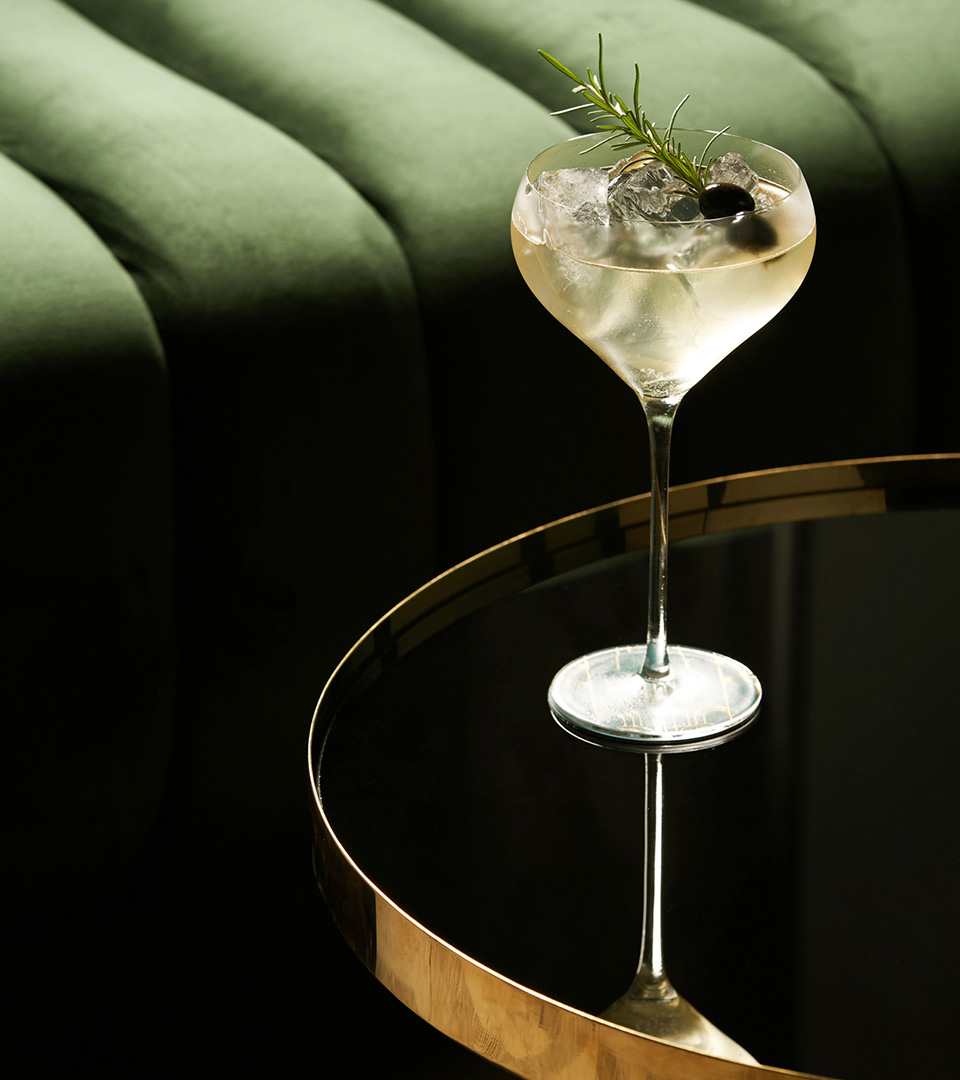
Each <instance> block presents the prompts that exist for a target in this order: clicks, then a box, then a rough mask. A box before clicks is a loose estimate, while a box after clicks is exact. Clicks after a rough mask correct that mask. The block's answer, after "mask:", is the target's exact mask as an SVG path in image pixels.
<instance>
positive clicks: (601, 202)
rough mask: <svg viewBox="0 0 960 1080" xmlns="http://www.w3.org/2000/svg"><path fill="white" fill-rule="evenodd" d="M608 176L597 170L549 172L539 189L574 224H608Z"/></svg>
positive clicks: (541, 175) (604, 172)
mask: <svg viewBox="0 0 960 1080" xmlns="http://www.w3.org/2000/svg"><path fill="white" fill-rule="evenodd" d="M607 175H608V170H607V169H603V168H597V167H592V168H582V169H555V170H550V171H547V172H543V173H541V174H540V178H539V179H538V181H537V190H538V191H539V192H540V194H541V195H542V196H543V197H544V198H545V199H547V200H549V201H550V202H551V203H553V204H554V205H555V206H557V207H560V208H562V210H563V212H564V213H565V214H567V215H569V217H570V218H572V220H574V221H578V222H583V223H586V224H606V222H607V221H609V214H608V213H607Z"/></svg>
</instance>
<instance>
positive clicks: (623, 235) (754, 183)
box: [511, 39, 816, 1061]
mask: <svg viewBox="0 0 960 1080" xmlns="http://www.w3.org/2000/svg"><path fill="white" fill-rule="evenodd" d="M600 50H601V52H600V65H599V68H598V73H597V75H596V76H594V75H593V73H592V72H590V71H588V72H587V77H586V78H585V79H581V78H579V77H578V76H577V75H575V74H574V73H573V72H572V71H571V70H570V69H569V68H567V67H565V66H564V65H563V64H561V63H560V62H559V61H557V60H555V59H554V58H553V57H550V56H547V54H545V53H544V54H542V55H544V56H545V57H546V59H547V60H549V61H550V63H552V64H553V65H554V67H556V68H558V69H559V70H560V71H561V72H563V73H564V74H565V75H567V76H568V77H569V78H570V79H572V80H573V81H574V82H575V84H576V86H575V92H576V93H579V94H582V95H583V96H584V98H585V99H586V104H585V106H578V107H580V108H582V107H586V108H591V109H592V110H593V111H594V114H595V116H599V117H600V118H602V119H603V120H604V121H605V122H604V123H600V124H598V125H597V126H598V128H599V129H600V132H601V134H600V135H597V134H593V135H586V136H581V137H579V138H575V139H571V140H569V141H568V142H565V143H561V144H560V145H558V146H554V147H551V148H550V149H549V150H545V151H544V152H543V153H542V154H540V155H539V156H538V157H536V158H535V159H534V160H533V162H532V163H531V164H530V166H529V167H528V169H527V172H526V175H525V176H524V178H523V180H522V181H521V183H520V188H519V190H518V192H517V197H516V200H515V201H514V206H513V213H512V219H511V233H512V238H513V250H514V254H515V256H516V260H517V265H518V266H519V268H520V271H521V273H522V274H523V277H524V279H525V281H526V282H527V285H529V287H530V289H531V290H532V292H533V293H534V295H535V296H536V297H537V299H538V300H539V301H540V302H541V303H542V304H543V305H544V306H545V307H546V308H547V310H548V311H549V312H550V313H551V314H552V315H554V316H555V317H556V318H557V319H559V321H560V322H561V323H563V324H564V326H566V327H567V328H568V329H569V330H571V331H572V332H573V333H574V334H576V335H577V337H579V338H580V339H581V340H582V341H584V342H585V343H586V344H587V345H589V346H590V348H591V349H592V350H593V351H594V352H595V353H597V355H598V356H600V357H601V359H603V360H604V361H606V363H607V364H609V366H610V367H611V368H613V370H614V371H615V372H616V373H617V374H618V375H619V376H620V377H621V378H622V379H623V380H624V381H625V382H626V383H627V385H628V386H630V387H631V388H632V389H633V390H634V391H635V392H636V394H637V396H638V397H639V399H640V403H641V406H642V407H643V411H644V413H645V415H646V419H647V427H648V432H649V438H650V461H651V501H652V507H651V510H652V513H651V523H650V526H651V527H650V563H649V588H648V600H647V604H648V606H647V632H646V639H645V641H644V642H643V643H642V644H641V643H633V642H629V643H627V644H623V645H613V646H610V647H608V648H604V649H601V650H599V651H597V652H592V653H589V654H588V655H586V656H581V657H578V658H576V659H573V660H571V661H570V662H569V663H567V664H566V665H565V666H564V667H563V668H561V670H560V671H559V672H558V673H557V674H556V676H555V677H554V679H553V681H552V683H551V685H550V689H549V692H548V701H549V705H550V710H551V712H552V713H553V716H554V717H555V718H556V720H557V721H558V722H559V723H560V724H561V725H562V726H564V727H565V728H567V729H568V730H569V731H570V732H571V733H572V734H575V735H577V736H578V737H580V738H583V739H586V740H587V741H588V742H593V743H599V744H601V745H612V746H614V747H616V748H619V749H628V750H637V751H640V752H642V753H644V754H645V755H646V757H645V763H644V764H645V769H646V773H645V786H646V803H645V814H644V828H645V834H644V835H645V852H646V854H645V867H644V914H643V937H642V943H641V950H640V951H641V955H640V964H639V968H638V971H637V975H636V978H635V979H634V981H633V983H632V984H631V986H630V988H629V989H628V991H627V993H626V994H624V995H623V996H622V997H621V998H619V999H618V1000H617V1001H616V1002H615V1003H614V1004H613V1005H612V1006H611V1007H610V1008H609V1009H608V1010H607V1011H606V1012H605V1013H604V1014H603V1015H604V1017H606V1018H607V1019H609V1020H612V1021H614V1022H615V1023H619V1024H622V1025H624V1026H627V1027H632V1028H635V1029H637V1030H639V1031H642V1032H645V1033H646V1034H649V1035H655V1036H657V1037H659V1038H663V1039H666V1040H667V1041H670V1042H674V1043H679V1044H681V1045H685V1046H690V1047H693V1048H696V1049H698V1050H701V1051H703V1052H706V1053H711V1054H716V1055H720V1056H723V1057H727V1058H733V1059H736V1060H741V1061H752V1060H753V1059H752V1057H751V1056H750V1055H749V1054H748V1053H747V1052H746V1051H744V1050H743V1049H742V1048H741V1047H739V1046H738V1045H737V1044H736V1043H734V1042H733V1041H732V1040H730V1039H729V1038H728V1037H727V1036H726V1035H724V1034H723V1033H722V1032H720V1031H719V1030H718V1029H717V1028H716V1027H714V1026H713V1025H712V1024H711V1023H710V1022H709V1021H708V1020H706V1019H705V1018H704V1017H703V1016H702V1015H701V1014H700V1013H699V1012H697V1011H696V1010H695V1009H694V1008H693V1007H692V1006H691V1005H689V1004H688V1003H687V1002H686V1001H685V1000H684V999H683V998H682V997H680V995H679V994H678V993H677V992H676V990H675V989H674V988H673V986H672V985H671V983H670V980H669V979H668V978H667V974H666V971H665V969H664V965H663V949H662V941H661V925H660V909H661V868H662V819H663V783H662V770H663V760H662V755H663V753H664V752H666V751H671V750H673V751H676V750H692V749H698V748H703V747H705V746H712V745H715V744H717V743H719V742H722V741H725V740H726V739H728V738H731V737H733V736H734V735H735V734H737V733H738V732H740V731H742V730H743V729H744V728H745V727H746V725H747V724H749V723H750V722H751V721H752V720H753V718H754V717H755V716H756V714H757V710H758V708H759V705H760V697H761V689H760V683H759V681H758V680H757V678H756V676H755V675H754V674H753V673H752V672H751V671H750V670H749V669H748V668H747V667H746V666H744V665H743V664H741V663H739V662H738V661H736V660H733V659H731V658H729V657H726V656H722V655H720V654H718V653H715V652H710V651H707V650H704V649H699V648H694V647H688V646H680V645H674V644H670V645H669V646H668V643H667V629H666V584H667V521H668V508H667V493H668V474H669V455H670V439H671V433H672V430H673V420H674V416H675V415H676V411H677V407H678V405H679V404H680V402H681V400H682V399H683V397H684V395H685V394H686V393H687V391H688V390H689V389H690V388H691V387H692V386H694V385H695V384H696V383H697V382H699V381H700V379H702V378H703V376H704V375H706V374H707V372H708V371H710V370H711V369H712V368H713V367H715V366H716V365H717V364H718V363H719V362H720V361H721V360H722V359H723V358H724V357H725V356H727V355H728V354H729V353H730V352H731V351H732V350H733V349H735V348H736V347H737V346H738V345H740V344H742V343H743V342H744V341H746V340H747V338H749V337H750V336H751V335H752V334H754V333H756V331H757V330H759V329H760V327H762V326H763V325H764V324H765V323H767V322H768V321H769V320H770V319H772V318H773V316H774V315H776V314H777V312H778V311H780V309H781V308H782V307H783V306H784V305H785V304H786V303H787V302H788V301H789V300H790V298H791V297H792V296H793V294H794V293H795V292H796V291H797V289H798V288H799V287H800V284H801V282H802V281H803V279H804V276H805V275H806V272H807V269H808V268H809V266H810V261H811V259H812V258H813V249H814V244H815V238H816V224H815V217H814V211H813V203H812V200H811V198H810V193H809V191H808V190H807V185H806V182H805V181H804V179H803V176H802V174H801V172H800V169H799V168H798V167H797V165H796V164H795V163H794V162H793V161H792V160H791V159H790V158H789V157H787V155H786V154H783V153H781V152H780V151H779V150H775V149H773V148H772V147H770V146H765V145H763V144H761V143H757V142H753V141H751V140H749V139H744V138H739V137H737V136H734V135H730V134H728V133H727V132H726V131H722V132H708V131H679V130H677V129H675V127H674V121H675V119H676V115H677V111H678V110H679V106H678V109H677V110H675V111H674V115H673V117H672V118H671V121H670V124H669V125H668V127H667V128H666V130H665V131H664V132H663V133H661V132H659V131H658V130H657V128H656V127H655V125H653V124H652V123H650V121H648V120H647V118H646V116H645V114H644V113H643V111H642V109H641V108H640V104H639V100H638V91H639V81H640V75H639V69H637V72H636V79H635V84H634V97H633V107H632V108H630V107H628V106H627V105H626V104H625V103H624V102H623V100H622V99H621V98H618V97H616V96H614V95H612V94H610V93H608V91H607V89H606V85H605V82H604V76H603V41H602V39H601V42H600ZM680 104H681V105H682V104H683V102H681V103H680ZM611 133H612V134H611ZM625 151H627V153H625Z"/></svg>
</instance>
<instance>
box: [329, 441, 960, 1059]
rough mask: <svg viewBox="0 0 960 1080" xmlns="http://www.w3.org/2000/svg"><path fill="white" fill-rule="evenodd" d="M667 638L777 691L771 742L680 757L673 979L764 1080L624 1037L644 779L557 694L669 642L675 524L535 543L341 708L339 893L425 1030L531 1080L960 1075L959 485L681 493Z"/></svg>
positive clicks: (937, 482)
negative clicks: (611, 1014)
mask: <svg viewBox="0 0 960 1080" xmlns="http://www.w3.org/2000/svg"><path fill="white" fill-rule="evenodd" d="M670 511H671V523H670V536H671V547H670V595H669V626H668V629H669V636H670V640H672V641H678V642H682V643H686V644H695V645H698V646H701V647H705V648H710V649H715V650H717V651H720V652H723V653H726V654H727V655H730V656H735V657H736V658H737V659H739V660H742V661H743V662H744V663H746V664H748V665H749V666H750V668H752V670H753V671H755V672H756V673H757V675H758V676H759V677H760V681H761V683H762V685H763V689H764V699H763V705H762V710H761V714H760V717H759V719H758V720H757V721H756V722H755V723H754V724H753V725H752V726H751V727H750V728H748V729H747V730H746V732H745V733H744V734H742V735H740V736H739V737H737V738H736V739H734V740H732V741H731V742H729V743H727V744H725V745H721V746H718V747H715V748H712V749H704V750H699V751H697V752H693V753H684V754H672V755H669V756H668V757H666V758H665V759H664V785H665V839H664V848H665V856H664V858H665V864H664V950H665V959H666V966H667V970H668V972H669V974H670V977H671V980H672V982H673V983H674V985H675V986H676V987H677V989H678V990H679V991H680V993H681V994H683V996H684V997H685V998H687V1000H689V1001H690V1002H692V1003H693V1004H694V1005H695V1006H696V1008H697V1009H698V1010H699V1011H700V1012H702V1013H704V1014H705V1015H706V1016H707V1017H708V1018H709V1019H710V1020H711V1021H712V1022H713V1023H714V1024H716V1025H717V1026H718V1027H719V1028H720V1029H721V1030H723V1031H725V1032H726V1033H727V1034H728V1035H730V1036H731V1037H732V1038H734V1039H735V1040H736V1041H737V1042H738V1043H740V1044H741V1045H742V1046H744V1047H746V1048H747V1049H748V1050H749V1051H750V1052H751V1053H752V1054H753V1055H754V1056H755V1057H756V1058H757V1060H758V1061H760V1062H762V1063H763V1065H762V1066H758V1067H756V1068H753V1067H748V1066H747V1067H745V1066H743V1065H735V1064H734V1063H731V1062H727V1061H723V1060H721V1059H716V1058H707V1057H705V1056H704V1055H700V1054H697V1053H695V1052H692V1051H687V1050H682V1049H680V1048H677V1047H672V1046H669V1045H666V1044H663V1043H660V1042H658V1041H657V1040H653V1039H650V1038H647V1037H645V1036H642V1035H639V1034H637V1033H635V1032H632V1031H627V1030H626V1029H623V1028H619V1027H618V1026H616V1025H613V1024H610V1023H608V1022H606V1021H603V1020H600V1019H598V1014H599V1013H600V1012H601V1011H602V1010H603V1009H604V1008H605V1007H606V1006H607V1005H609V1004H610V1003H611V1002H612V1001H613V1000H614V999H615V998H616V997H618V996H619V995H620V994H621V993H623V991H624V990H625V989H626V987H627V986H628V984H629V982H630V980H631V978H632V976H633V973H634V970H635V967H636V961H637V955H638V951H639V945H640V933H641V910H640V907H641V903H642V895H643V883H642V875H643V836H642V814H643V757H642V755H640V754H633V753H621V752H617V751H616V750H610V749H601V748H597V747H593V746H590V745H587V744H586V743H583V742H581V741H579V740H577V739H575V738H572V737H571V736H570V735H569V734H568V733H566V732H565V731H563V730H561V728H560V727H559V726H558V725H557V724H556V723H554V722H553V721H552V719H551V717H550V714H549V710H548V708H547V704H546V690H547V686H548V684H549V682H550V679H551V678H552V676H553V674H554V672H555V671H556V670H557V669H558V668H559V667H560V666H562V664H564V663H565V662H566V661H568V660H570V659H572V658H573V657H575V656H577V655H580V654H582V653H585V652H588V651H590V650H592V649H595V648H600V647H603V646H606V645H609V644H623V643H626V642H628V641H630V640H631V639H637V638H638V637H640V636H641V635H642V633H643V628H644V625H645V603H646V562H647V542H648V536H649V524H648V523H649V497H648V496H639V497H637V498H634V499H628V500H624V501H622V502H618V503H615V504H612V505H609V506H605V507H601V508H599V509H595V510H591V511H588V512H586V513H584V514H580V515H576V516H575V517H572V518H569V519H565V520H564V521H561V522H556V523H553V524H552V525H549V526H545V527H544V528H542V529H538V530H535V531H533V532H531V533H529V534H525V535H524V536H521V537H518V538H515V539H513V540H511V541H509V542H507V543H505V544H503V545H500V546H498V547H496V548H494V549H491V550H490V551H488V552H485V553H483V554H481V555H479V556H477V557H476V558H474V559H471V560H469V561H467V562H466V563H463V564H461V565H460V566H459V567H456V568H454V569H453V570H452V571H450V572H448V573H447V574H445V575H442V576H441V577H440V578H438V579H436V580H435V581H433V582H431V583H429V584H428V585H426V586H425V587H424V588H423V589H421V590H419V591H418V592H417V593H415V594H413V596H411V597H410V598H408V599H407V600H406V601H405V602H404V603H402V604H400V605H399V606H398V607H397V608H395V609H394V610H393V611H392V612H390V613H389V614H388V615H387V616H385V617H384V619H383V620H381V621H380V622H379V623H378V624H377V625H376V626H375V627H373V628H372V629H371V631H370V632H369V633H368V634H366V635H365V636H364V638H362V639H361V641H360V642H358V644H357V645H356V646H355V647H354V649H353V650H351V652H350V653H349V654H348V655H347V657H345V659H344V661H343V662H342V663H341V665H340V667H339V668H338V669H337V671H336V672H335V673H334V675H333V676H332V677H331V679H330V681H329V683H328V684H327V686H326V688H325V690H324V692H323V695H322V697H321V699H320V703H319V705H318V708H317V713H316V716H315V718H314V724H313V728H312V732H311V743H310V749H309V758H310V761H309V764H310V775H311V787H312V790H313V795H314V809H315V821H316V835H317V852H316V864H317V876H318V881H319V883H320V886H321V889H322V891H323V893H324V896H325V898H326V900H327V903H328V905H329V907H330V909H331V912H332V913H333V916H334V918H335V920H336V921H337V923H338V925H339V926H340V928H341V931H342V932H343V934H344V936H345V937H346V938H347V940H348V942H349V943H350V944H351V946H352V947H353V948H354V950H355V951H356V952H357V955H358V956H359V957H360V959H361V960H362V961H363V962H364V963H365V964H366V965H367V966H368V967H369V968H370V970H371V971H372V972H373V974H374V975H375V976H376V977H377V978H378V979H379V980H380V981H381V982H382V983H384V985H386V986H387V987H388V989H390V990H391V992H393V993H394V994H395V995H396V996H397V997H398V998H400V1000H401V1001H403V1002H404V1003H405V1004H407V1005H409V1006H410V1008H412V1009H413V1010H414V1011H415V1012H416V1013H418V1014H419V1015H420V1016H422V1017H423V1018H424V1019H426V1020H427V1021H429V1022H430V1023H432V1024H433V1025H434V1026H436V1027H438V1028H439V1029H440V1030H441V1031H444V1032H445V1033H446V1034H448V1035H450V1036H451V1037H453V1038H454V1039H457V1040H458V1041H460V1042H462V1043H464V1044H465V1045H466V1046H468V1047H470V1048H471V1049H473V1050H475V1051H476V1052H477V1053H479V1054H482V1055H483V1056H485V1057H487V1058H489V1060H491V1061H493V1062H494V1063H496V1064H498V1065H500V1066H501V1067H503V1068H506V1069H508V1070H510V1071H512V1072H514V1073H516V1074H517V1075H520V1076H524V1077H531V1078H541V1077H542V1078H544V1080H545V1078H547V1077H557V1076H563V1077H572V1078H577V1077H580V1076H583V1077H591V1078H593V1077H597V1078H600V1080H602V1078H605V1077H609V1078H613V1077H633V1076H637V1077H647V1076H657V1077H663V1078H671V1080H672V1078H681V1077H682V1078H686V1077H691V1078H693V1077H696V1078H711V1077H717V1078H721V1077H723V1078H727V1077H747V1076H756V1077H762V1076H770V1077H772V1076H774V1075H776V1076H783V1075H784V1073H783V1070H787V1075H790V1074H791V1073H801V1074H814V1075H818V1076H826V1077H837V1078H841V1080H860V1078H868V1077H869V1078H871V1080H877V1078H882V1077H903V1076H920V1075H944V1074H948V1073H950V1072H952V1069H951V1064H952V1063H954V1062H955V1059H956V1058H957V1054H956V1053H955V1052H954V1051H953V1049H952V1047H951V1045H950V1040H949V1033H950V1032H951V1030H952V1018H953V1015H954V1006H955V1004H956V1002H957V998H958V993H957V990H956V984H955V978H954V973H955V971H956V970H957V967H958V960H960V949H958V942H957V933H956V929H955V923H956V917H955V912H956V908H957V899H958V894H957V887H956V883H955V882H956V872H957V863H958V851H960V845H958V840H960V812H958V810H957V808H956V796H955V793H954V788H953V783H954V781H953V774H954V772H955V768H956V764H955V763H956V761H957V756H958V751H960V731H958V727H960V725H958V723H957V721H958V716H957V712H958V703H957V684H958V675H957V670H956V669H957V667H958V662H957V659H956V656H957V649H958V644H960V633H958V630H957V623H956V619H957V610H958V601H960V566H958V558H957V552H958V550H960V455H948V456H936V457H923V458H898V459H885V460H874V461H862V462H843V463H835V464H831V465H818V466H809V467H803V468H794V469H783V470H774V471H769V472H764V473H756V474H749V475H745V476H739V477H732V478H726V479H722V480H717V481H710V482H707V483H703V484H691V485H685V486H684V487H681V488H675V489H674V490H673V492H672V493H671V505H670Z"/></svg>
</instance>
